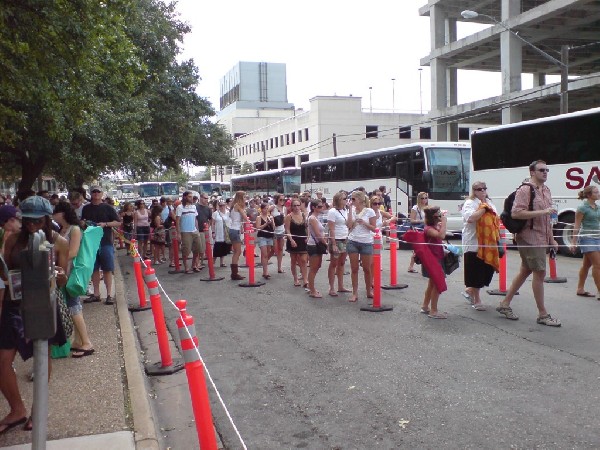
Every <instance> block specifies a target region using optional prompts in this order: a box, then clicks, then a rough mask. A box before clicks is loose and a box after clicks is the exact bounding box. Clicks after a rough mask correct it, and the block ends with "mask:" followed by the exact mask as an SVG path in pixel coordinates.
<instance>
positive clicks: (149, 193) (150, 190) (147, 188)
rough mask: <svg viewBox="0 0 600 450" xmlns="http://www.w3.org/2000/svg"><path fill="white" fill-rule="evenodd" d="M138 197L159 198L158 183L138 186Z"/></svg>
mask: <svg viewBox="0 0 600 450" xmlns="http://www.w3.org/2000/svg"><path fill="white" fill-rule="evenodd" d="M138 194H139V195H140V197H159V196H160V189H159V185H158V183H147V184H140V185H139V186H138Z"/></svg>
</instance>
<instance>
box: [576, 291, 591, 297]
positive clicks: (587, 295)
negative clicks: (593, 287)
mask: <svg viewBox="0 0 600 450" xmlns="http://www.w3.org/2000/svg"><path fill="white" fill-rule="evenodd" d="M576 295H577V296H578V297H592V298H593V297H595V295H594V294H592V293H591V292H588V291H585V292H582V293H581V294H580V293H579V292H578V293H577V294H576Z"/></svg>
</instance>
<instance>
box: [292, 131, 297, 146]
mask: <svg viewBox="0 0 600 450" xmlns="http://www.w3.org/2000/svg"><path fill="white" fill-rule="evenodd" d="M291 134H292V144H295V143H296V133H291Z"/></svg>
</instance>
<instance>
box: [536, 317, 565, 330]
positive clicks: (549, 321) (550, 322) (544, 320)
mask: <svg viewBox="0 0 600 450" xmlns="http://www.w3.org/2000/svg"><path fill="white" fill-rule="evenodd" d="M537 323H539V324H540V325H547V326H549V327H560V326H561V325H562V324H561V323H560V320H558V319H553V318H552V316H551V315H550V314H547V315H545V316H543V317H538V318H537Z"/></svg>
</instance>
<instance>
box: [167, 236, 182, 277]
mask: <svg viewBox="0 0 600 450" xmlns="http://www.w3.org/2000/svg"><path fill="white" fill-rule="evenodd" d="M169 232H170V233H171V246H172V247H173V264H175V269H174V270H169V273H170V274H174V273H183V270H181V264H180V263H179V239H178V238H177V229H176V228H175V227H171V228H170V229H169Z"/></svg>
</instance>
